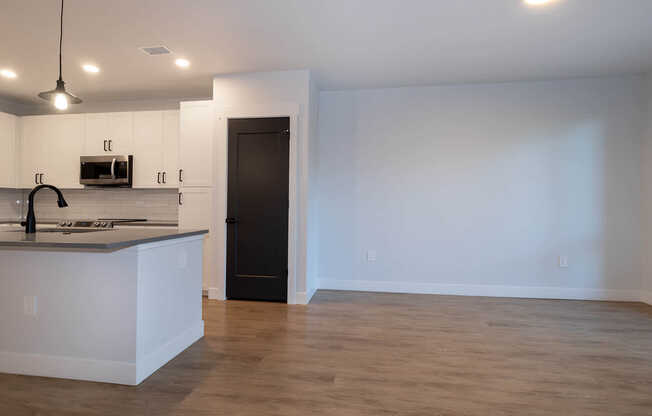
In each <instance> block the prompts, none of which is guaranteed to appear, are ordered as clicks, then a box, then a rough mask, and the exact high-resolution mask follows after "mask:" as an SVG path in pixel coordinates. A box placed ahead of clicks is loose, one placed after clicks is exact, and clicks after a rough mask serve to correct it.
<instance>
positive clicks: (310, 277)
mask: <svg viewBox="0 0 652 416" xmlns="http://www.w3.org/2000/svg"><path fill="white" fill-rule="evenodd" d="M309 107H310V109H309V117H310V120H309V124H310V126H309V127H310V134H309V137H308V220H307V230H306V232H307V250H306V251H307V258H306V303H307V302H309V301H310V298H312V296H313V295H314V293H315V291H316V290H317V289H318V288H319V204H318V202H319V127H318V126H319V88H318V87H317V83H316V82H315V80H314V78H311V80H310V99H309Z"/></svg>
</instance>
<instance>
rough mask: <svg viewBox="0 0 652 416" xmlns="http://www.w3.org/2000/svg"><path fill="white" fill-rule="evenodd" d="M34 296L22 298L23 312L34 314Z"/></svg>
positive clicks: (29, 314) (35, 309) (28, 314)
mask: <svg viewBox="0 0 652 416" xmlns="http://www.w3.org/2000/svg"><path fill="white" fill-rule="evenodd" d="M36 311H37V308H36V296H25V297H24V298H23V312H24V313H25V315H27V316H36Z"/></svg>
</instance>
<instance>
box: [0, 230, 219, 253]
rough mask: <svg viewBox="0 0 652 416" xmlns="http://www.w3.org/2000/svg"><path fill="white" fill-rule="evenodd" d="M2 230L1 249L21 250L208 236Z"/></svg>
mask: <svg viewBox="0 0 652 416" xmlns="http://www.w3.org/2000/svg"><path fill="white" fill-rule="evenodd" d="M11 228H12V229H11V230H6V231H5V230H2V229H0V250H1V249H7V248H11V249H17V248H18V249H19V248H30V249H31V248H39V249H43V248H45V249H53V248H55V249H64V250H65V249H70V250H79V249H84V250H103V251H115V250H119V249H123V248H126V247H131V246H135V245H138V244H144V243H153V242H156V241H164V240H171V239H176V238H184V237H191V236H195V235H201V234H206V233H208V230H202V229H185V230H184V229H178V228H173V227H170V229H169V230H168V229H151V230H148V229H142V228H141V229H125V228H122V229H111V230H102V231H95V232H88V233H73V234H63V233H59V232H38V228H37V232H36V233H35V234H29V235H28V234H25V233H24V231H23V230H22V229H16V228H14V227H11Z"/></svg>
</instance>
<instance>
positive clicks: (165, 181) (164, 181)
mask: <svg viewBox="0 0 652 416" xmlns="http://www.w3.org/2000/svg"><path fill="white" fill-rule="evenodd" d="M166 173H167V172H163V183H167V180H166V178H165V174H166Z"/></svg>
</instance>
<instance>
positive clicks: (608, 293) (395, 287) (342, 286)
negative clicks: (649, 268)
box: [319, 279, 641, 302]
mask: <svg viewBox="0 0 652 416" xmlns="http://www.w3.org/2000/svg"><path fill="white" fill-rule="evenodd" d="M319 288H320V289H331V290H353V291H364V292H389V293H421V294H434V295H457V296H487V297H505V298H534V299H572V300H611V301H620V302H639V301H640V300H641V292H640V291H637V290H612V289H587V288H565V287H545V286H498V285H449V284H433V283H414V282H385V281H375V280H336V279H320V280H319Z"/></svg>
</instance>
